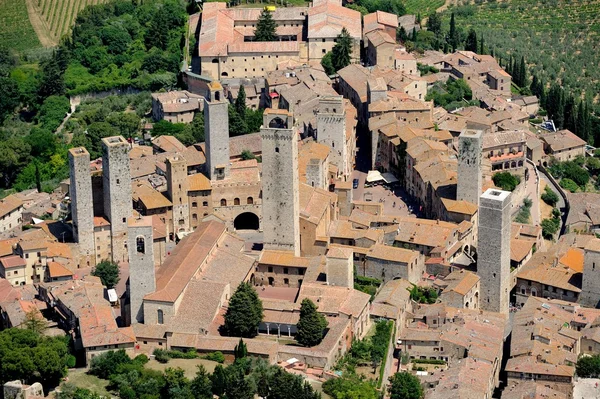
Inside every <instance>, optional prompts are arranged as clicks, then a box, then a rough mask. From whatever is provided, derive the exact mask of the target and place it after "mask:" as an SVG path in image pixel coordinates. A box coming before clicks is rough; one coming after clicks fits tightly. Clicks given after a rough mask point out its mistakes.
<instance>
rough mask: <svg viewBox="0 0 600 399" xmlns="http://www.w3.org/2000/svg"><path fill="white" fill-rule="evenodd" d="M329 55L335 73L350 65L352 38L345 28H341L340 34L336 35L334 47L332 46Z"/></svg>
mask: <svg viewBox="0 0 600 399" xmlns="http://www.w3.org/2000/svg"><path fill="white" fill-rule="evenodd" d="M331 53H332V54H331V62H332V64H333V68H334V69H335V70H336V71H339V70H340V69H342V68H345V67H347V66H348V65H350V55H351V54H352V38H351V37H350V34H349V33H348V30H347V29H346V28H345V27H344V28H342V32H341V33H340V34H339V35H338V37H337V42H336V44H335V46H333V49H332V50H331Z"/></svg>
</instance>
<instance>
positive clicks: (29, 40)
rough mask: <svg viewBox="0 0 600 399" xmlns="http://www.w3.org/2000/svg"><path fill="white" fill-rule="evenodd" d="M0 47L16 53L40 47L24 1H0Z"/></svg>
mask: <svg viewBox="0 0 600 399" xmlns="http://www.w3.org/2000/svg"><path fill="white" fill-rule="evenodd" d="M0 45H2V46H5V47H7V48H9V49H11V50H16V51H22V50H26V49H29V48H35V47H39V46H40V41H39V40H38V38H37V36H36V34H35V31H34V30H33V27H32V26H31V23H30V22H29V17H28V15H27V6H26V4H25V0H0Z"/></svg>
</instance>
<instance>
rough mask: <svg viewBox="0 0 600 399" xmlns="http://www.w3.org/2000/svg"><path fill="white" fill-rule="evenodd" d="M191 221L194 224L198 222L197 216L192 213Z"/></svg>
mask: <svg viewBox="0 0 600 399" xmlns="http://www.w3.org/2000/svg"><path fill="white" fill-rule="evenodd" d="M192 220H193V221H194V222H197V221H198V215H197V214H195V213H194V214H193V215H192Z"/></svg>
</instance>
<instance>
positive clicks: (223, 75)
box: [221, 72, 229, 78]
mask: <svg viewBox="0 0 600 399" xmlns="http://www.w3.org/2000/svg"><path fill="white" fill-rule="evenodd" d="M221 76H222V77H224V78H226V77H228V76H229V74H228V73H227V72H221Z"/></svg>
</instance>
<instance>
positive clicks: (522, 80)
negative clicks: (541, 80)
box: [519, 55, 527, 87]
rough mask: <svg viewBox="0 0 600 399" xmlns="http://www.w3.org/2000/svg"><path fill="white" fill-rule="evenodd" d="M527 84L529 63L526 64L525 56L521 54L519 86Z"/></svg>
mask: <svg viewBox="0 0 600 399" xmlns="http://www.w3.org/2000/svg"><path fill="white" fill-rule="evenodd" d="M526 86H527V65H526V64H525V56H524V55H522V56H521V62H520V64H519V87H526Z"/></svg>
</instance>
